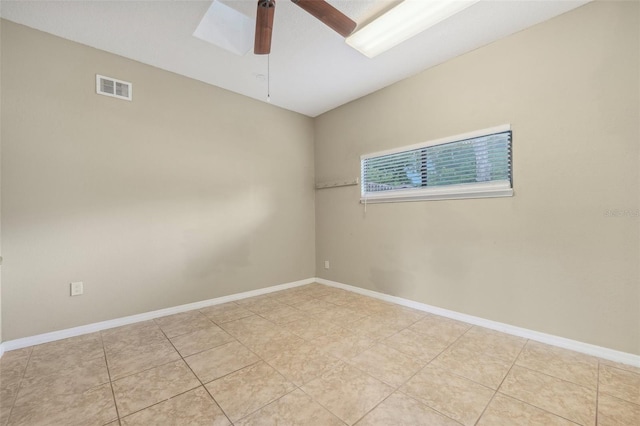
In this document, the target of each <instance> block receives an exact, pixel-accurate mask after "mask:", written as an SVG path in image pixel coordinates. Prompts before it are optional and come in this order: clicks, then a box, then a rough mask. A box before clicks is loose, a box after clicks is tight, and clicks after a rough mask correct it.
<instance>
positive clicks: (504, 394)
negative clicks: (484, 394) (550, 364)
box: [478, 339, 597, 424]
mask: <svg viewBox="0 0 640 426" xmlns="http://www.w3.org/2000/svg"><path fill="white" fill-rule="evenodd" d="M530 341H532V340H531V339H527V340H526V342H525V344H524V345H522V348H520V352H518V355H517V356H516V358H515V359H514V361H513V364H511V367H510V368H509V371H507V374H506V375H505V376H504V378H503V379H502V382H500V385H499V386H498V389H497V390H496V393H495V395H494V396H493V397H492V398H491V401H493V399H494V398H495V396H496V395H497V394H498V393H499V394H500V395H503V396H505V397H507V398H511V399H514V400H516V401H520V402H522V403H523V404H526V405H528V406H530V407H533V408H536V409H538V410H541V411H544V412H545V413H549V414H551V415H552V416H556V417H560V418H562V419H565V420H567V421H568V422H571V423H574V424H578V423H576V422H574V421H573V420H570V419H568V418H566V417H564V416H562V415H560V414H556V413H552V412H551V411H549V410H546V409H544V408H541V407H538V406H537V405H534V404H532V403H530V402H527V401H523V400H521V399H519V398H516V397H515V396H513V395H509V394H507V393H502V392H500V388H501V387H502V385H503V384H504V381H505V380H506V379H507V376H509V373H511V370H513V367H516V366H517V367H519V368H524V369H526V370H529V371H533V372H535V373H540V372H539V371H536V370H531V369H529V368H527V367H523V366H522V365H520V364H517V362H518V358H520V356H521V355H522V353H523V352H524V348H526V347H527V344H528V343H529V342H530ZM541 374H544V373H541ZM545 375H546V376H549V377H553V378H555V379H557V377H555V376H550V375H548V374H545ZM560 380H562V379H560ZM565 381H566V380H565ZM568 383H572V384H574V385H575V384H576V383H573V382H568ZM578 386H581V385H578ZM583 387H585V386H583ZM489 404H491V402H489ZM489 404H487V407H488V406H489ZM487 407H485V411H486V408H487ZM483 414H484V411H483ZM481 418H482V416H480V418H479V419H478V421H480V419H481ZM596 424H597V423H596Z"/></svg>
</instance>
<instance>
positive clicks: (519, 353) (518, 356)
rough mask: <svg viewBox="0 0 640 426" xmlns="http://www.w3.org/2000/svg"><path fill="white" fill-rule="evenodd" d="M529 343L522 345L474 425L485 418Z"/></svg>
mask: <svg viewBox="0 0 640 426" xmlns="http://www.w3.org/2000/svg"><path fill="white" fill-rule="evenodd" d="M528 341H529V339H527V340H526V341H525V342H524V345H522V347H521V348H520V351H518V355H516V357H515V358H514V359H513V361H512V362H511V366H510V367H509V370H507V374H505V375H504V377H503V378H502V380H501V381H500V384H499V385H498V386H497V387H496V389H495V390H494V392H493V395H492V396H491V399H490V400H489V402H488V403H487V405H485V406H484V409H483V410H482V413H480V416H478V419H477V420H476V422H475V423H474V425H477V424H478V422H479V421H480V419H481V418H482V416H484V413H485V412H486V411H487V408H489V405H491V403H492V402H493V400H494V399H495V397H496V395H497V394H498V390H499V389H500V388H501V387H502V384H503V383H504V381H505V380H506V379H507V376H508V375H509V373H511V370H512V369H513V366H514V365H516V361H517V360H518V358H520V355H521V354H522V351H524V348H525V346H527V342H528Z"/></svg>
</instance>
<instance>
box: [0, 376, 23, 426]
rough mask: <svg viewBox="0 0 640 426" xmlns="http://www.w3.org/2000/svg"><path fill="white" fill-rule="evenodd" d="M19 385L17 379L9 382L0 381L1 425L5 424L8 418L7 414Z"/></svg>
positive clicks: (9, 411)
mask: <svg viewBox="0 0 640 426" xmlns="http://www.w3.org/2000/svg"><path fill="white" fill-rule="evenodd" d="M19 387H20V382H19V381H18V382H15V383H11V384H8V383H2V382H0V425H2V426H4V425H6V424H7V420H9V414H10V413H11V408H12V407H13V402H14V401H15V400H16V396H17V395H18V388H19Z"/></svg>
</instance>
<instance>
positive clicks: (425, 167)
mask: <svg viewBox="0 0 640 426" xmlns="http://www.w3.org/2000/svg"><path fill="white" fill-rule="evenodd" d="M361 163H362V164H361V167H362V188H361V189H362V200H363V201H366V202H373V203H375V202H393V201H417V200H428V199H451V198H483V197H504V196H511V195H513V186H512V162H511V128H510V126H501V127H497V128H492V129H485V130H482V131H479V132H473V133H468V134H464V135H458V136H453V137H450V138H444V139H440V140H437V141H431V142H426V143H423V144H417V145H412V146H409V147H404V148H400V149H395V150H391V151H385V152H381V153H373V154H367V155H363V156H362V158H361Z"/></svg>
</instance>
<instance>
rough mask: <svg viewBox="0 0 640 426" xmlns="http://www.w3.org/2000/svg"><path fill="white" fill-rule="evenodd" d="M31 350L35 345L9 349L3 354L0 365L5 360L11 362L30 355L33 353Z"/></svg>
mask: <svg viewBox="0 0 640 426" xmlns="http://www.w3.org/2000/svg"><path fill="white" fill-rule="evenodd" d="M31 351H33V346H29V347H26V348H21V349H14V350H12V351H7V352H5V353H4V354H3V355H2V358H0V365H2V362H3V361H4V362H9V361H13V360H15V359H19V358H25V357H29V356H30V355H31Z"/></svg>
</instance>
